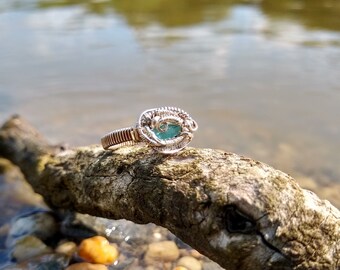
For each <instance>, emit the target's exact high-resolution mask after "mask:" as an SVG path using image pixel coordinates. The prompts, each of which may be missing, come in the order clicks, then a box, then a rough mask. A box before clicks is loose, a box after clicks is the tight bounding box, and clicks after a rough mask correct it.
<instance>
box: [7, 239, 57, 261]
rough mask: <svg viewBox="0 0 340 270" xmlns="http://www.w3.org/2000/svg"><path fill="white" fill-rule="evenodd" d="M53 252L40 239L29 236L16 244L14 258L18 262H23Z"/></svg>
mask: <svg viewBox="0 0 340 270" xmlns="http://www.w3.org/2000/svg"><path fill="white" fill-rule="evenodd" d="M51 252H52V249H51V248H50V247H48V246H46V245H45V244H44V242H42V241H41V240H40V239H39V238H37V237H35V236H33V235H28V236H25V237H23V238H21V239H19V240H18V241H17V242H16V244H15V246H14V247H13V251H12V257H13V258H14V259H16V260H17V261H18V262H21V261H24V260H27V259H30V258H33V257H35V256H39V255H42V254H46V253H51Z"/></svg>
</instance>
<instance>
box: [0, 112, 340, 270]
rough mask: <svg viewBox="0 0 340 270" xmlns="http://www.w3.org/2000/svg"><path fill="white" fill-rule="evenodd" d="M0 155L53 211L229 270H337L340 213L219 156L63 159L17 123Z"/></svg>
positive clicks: (134, 151) (77, 152)
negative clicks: (123, 224) (157, 233)
mask: <svg viewBox="0 0 340 270" xmlns="http://www.w3.org/2000/svg"><path fill="white" fill-rule="evenodd" d="M0 155H1V156H4V157H5V158H7V159H9V160H10V161H12V162H13V163H15V164H16V165H18V166H19V167H20V169H21V170H22V172H23V173H24V175H25V177H26V179H27V181H28V182H29V183H30V184H31V185H32V187H33V188H34V190H35V191H36V192H38V193H39V194H41V195H42V196H43V197H44V199H45V201H46V202H47V203H48V204H49V205H50V206H51V207H52V208H61V209H68V210H73V211H77V212H80V213H87V214H90V215H94V216H100V217H105V218H111V219H122V218H124V219H128V220H131V221H133V222H136V223H149V222H153V223H155V224H157V225H160V226H163V227H166V228H168V229H169V230H170V231H172V232H173V233H174V234H175V235H177V236H178V237H180V238H181V239H182V240H183V241H185V242H186V243H188V244H189V245H191V246H192V247H193V248H195V249H197V250H198V251H200V252H201V253H202V254H204V255H206V256H208V257H209V258H211V259H212V260H214V261H216V262H217V263H219V264H220V265H221V266H222V267H224V268H226V269H230V270H234V269H338V268H339V263H340V243H339V241H340V240H339V239H340V212H339V210H338V209H336V208H335V207H334V206H332V205H331V204H330V203H329V202H328V201H325V200H320V199H319V198H318V197H317V196H316V195H315V194H314V193H312V192H310V191H308V190H304V189H302V188H300V187H299V185H298V184H297V183H296V182H295V181H294V179H292V178H291V177H290V176H288V175H287V174H285V173H283V172H281V171H279V170H275V169H273V168H272V167H270V166H268V165H266V164H264V163H261V162H259V161H255V160H252V159H250V158H245V157H242V156H239V155H236V154H233V153H228V152H224V151H219V150H212V149H195V148H187V149H185V150H183V151H181V152H180V153H178V154H176V155H164V154H159V153H155V152H153V151H152V150H150V149H149V148H147V147H140V146H133V147H122V148H119V149H117V150H110V151H104V150H103V149H102V148H101V147H100V146H97V145H94V146H87V147H79V148H70V149H66V148H64V147H60V146H51V145H50V144H49V143H48V142H47V141H45V140H44V139H43V138H42V136H41V135H39V133H38V132H37V131H36V130H35V129H34V128H32V127H31V126H30V125H29V124H28V123H26V122H25V121H23V120H22V119H21V118H20V117H17V116H15V117H12V118H11V119H9V120H8V121H7V122H6V123H5V124H4V125H3V126H2V127H1V129H0Z"/></svg>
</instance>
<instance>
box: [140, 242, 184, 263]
mask: <svg viewBox="0 0 340 270" xmlns="http://www.w3.org/2000/svg"><path fill="white" fill-rule="evenodd" d="M178 257H179V249H178V247H177V246H176V244H175V243H174V242H173V241H161V242H156V243H151V244H149V245H148V249H147V251H146V253H145V257H144V260H145V262H146V263H147V264H152V261H165V262H171V261H174V260H177V259H178Z"/></svg>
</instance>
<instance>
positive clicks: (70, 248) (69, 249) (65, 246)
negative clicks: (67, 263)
mask: <svg viewBox="0 0 340 270" xmlns="http://www.w3.org/2000/svg"><path fill="white" fill-rule="evenodd" d="M76 251H77V245H76V243H74V242H71V241H68V242H64V243H60V244H59V245H58V246H57V248H56V249H55V252H57V253H61V254H65V255H67V256H72V255H73V254H74V253H75V252H76Z"/></svg>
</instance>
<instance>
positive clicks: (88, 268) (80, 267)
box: [65, 262, 108, 270]
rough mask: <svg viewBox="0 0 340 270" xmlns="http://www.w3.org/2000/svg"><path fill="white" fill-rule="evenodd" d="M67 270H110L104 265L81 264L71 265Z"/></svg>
mask: <svg viewBox="0 0 340 270" xmlns="http://www.w3.org/2000/svg"><path fill="white" fill-rule="evenodd" d="M65 270H108V268H107V267H106V266H105V265H103V264H93V263H86V262H81V263H75V264H71V265H70V266H69V267H67V268H66V269H65Z"/></svg>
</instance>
